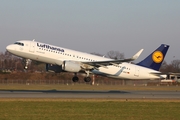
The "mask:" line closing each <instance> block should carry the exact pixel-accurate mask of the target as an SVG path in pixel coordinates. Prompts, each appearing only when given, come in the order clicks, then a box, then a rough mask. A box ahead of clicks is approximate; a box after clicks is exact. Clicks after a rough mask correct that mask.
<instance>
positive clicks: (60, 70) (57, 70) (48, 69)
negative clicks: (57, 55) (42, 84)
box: [46, 64, 63, 73]
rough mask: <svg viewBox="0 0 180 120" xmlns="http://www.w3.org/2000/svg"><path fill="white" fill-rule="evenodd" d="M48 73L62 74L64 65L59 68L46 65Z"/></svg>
mask: <svg viewBox="0 0 180 120" xmlns="http://www.w3.org/2000/svg"><path fill="white" fill-rule="evenodd" d="M46 71H48V72H55V73H60V72H62V71H63V70H62V65H61V66H59V65H52V64H46Z"/></svg>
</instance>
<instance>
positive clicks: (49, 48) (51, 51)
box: [7, 40, 164, 80]
mask: <svg viewBox="0 0 180 120" xmlns="http://www.w3.org/2000/svg"><path fill="white" fill-rule="evenodd" d="M19 42H22V43H24V44H23V46H21V45H17V44H12V45H9V46H7V49H8V50H9V51H10V52H11V53H13V54H15V55H17V56H20V57H23V58H27V59H32V60H36V61H41V62H44V63H49V64H55V65H61V64H62V63H63V61H65V60H66V61H67V60H73V61H79V62H85V61H92V62H93V61H108V60H111V59H109V58H105V57H100V56H96V55H92V54H88V53H84V52H78V51H74V50H70V49H67V48H62V47H57V46H53V45H49V44H45V43H40V42H36V41H29V40H23V41H19ZM91 72H92V73H94V74H99V75H104V76H108V77H113V78H120V79H139V80H140V79H159V78H164V77H163V76H157V75H153V74H150V73H152V72H153V73H155V72H157V73H160V72H159V71H155V70H152V69H149V68H145V67H142V66H138V65H135V64H131V63H126V62H123V63H121V64H117V65H109V66H107V67H99V68H98V69H94V70H92V71H91Z"/></svg>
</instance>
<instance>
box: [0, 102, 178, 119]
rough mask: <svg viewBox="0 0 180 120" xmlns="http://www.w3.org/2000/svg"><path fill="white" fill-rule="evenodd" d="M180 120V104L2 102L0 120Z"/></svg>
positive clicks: (0, 103)
mask: <svg viewBox="0 0 180 120" xmlns="http://www.w3.org/2000/svg"><path fill="white" fill-rule="evenodd" d="M153 119H154V120H179V119H180V101H178V100H176V101H152V100H147V101H143V100H130V101H123V100H118V99H116V100H113V99H112V100H103V99H98V100H95V99H85V100H83V99H0V120H153Z"/></svg>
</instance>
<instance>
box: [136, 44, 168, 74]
mask: <svg viewBox="0 0 180 120" xmlns="http://www.w3.org/2000/svg"><path fill="white" fill-rule="evenodd" d="M168 48H169V45H166V44H161V46H160V47H159V48H157V49H156V50H155V51H154V52H152V53H151V54H150V55H149V56H147V57H146V58H145V59H144V60H142V61H141V62H139V63H138V64H137V65H140V66H143V67H147V68H150V69H154V70H157V71H159V69H160V67H161V64H162V62H163V60H164V58H165V56H166V53H167V51H168Z"/></svg>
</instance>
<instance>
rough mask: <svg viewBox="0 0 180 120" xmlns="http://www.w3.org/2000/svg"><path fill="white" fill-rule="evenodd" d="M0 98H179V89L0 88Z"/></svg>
mask: <svg viewBox="0 0 180 120" xmlns="http://www.w3.org/2000/svg"><path fill="white" fill-rule="evenodd" d="M0 98H69V99H70V98H85V99H88V98H94V99H96V98H104V99H107V98H113V99H115V98H116V99H117V98H118V99H141V98H143V99H180V92H179V91H77V90H76V91H74V90H64V91H63V90H0Z"/></svg>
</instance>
